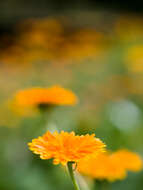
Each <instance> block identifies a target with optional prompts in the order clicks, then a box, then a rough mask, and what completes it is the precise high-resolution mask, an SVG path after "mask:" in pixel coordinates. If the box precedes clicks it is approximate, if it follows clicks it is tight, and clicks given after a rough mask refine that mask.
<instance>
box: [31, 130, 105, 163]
mask: <svg viewBox="0 0 143 190" xmlns="http://www.w3.org/2000/svg"><path fill="white" fill-rule="evenodd" d="M28 145H29V148H30V150H31V151H33V152H34V153H35V154H39V155H40V158H41V159H50V158H53V159H54V161H53V163H54V164H59V163H61V164H63V165H65V164H66V163H67V162H71V161H72V162H78V161H79V160H81V159H82V158H85V157H88V156H91V155H94V156H96V155H97V154H98V153H101V152H103V151H104V147H105V144H104V143H103V142H102V141H101V140H100V139H98V138H95V135H94V134H92V135H89V134H87V135H85V136H83V135H81V136H79V135H75V133H74V132H71V133H68V132H64V131H61V132H60V133H58V132H54V133H53V134H52V133H51V132H49V131H48V132H47V133H46V134H44V135H43V136H41V137H38V138H37V139H33V140H32V142H31V143H29V144H28Z"/></svg>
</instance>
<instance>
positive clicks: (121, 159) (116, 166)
mask: <svg viewBox="0 0 143 190" xmlns="http://www.w3.org/2000/svg"><path fill="white" fill-rule="evenodd" d="M141 168H142V161H141V158H140V157H139V156H138V155H137V154H135V153H132V152H129V151H127V150H120V151H117V152H115V153H109V152H106V153H102V154H99V155H98V156H97V157H96V158H95V157H90V158H86V159H83V160H81V161H80V162H79V163H78V170H79V172H81V173H83V174H85V175H88V176H90V177H92V178H96V179H106V180H109V181H114V180H119V179H124V178H125V177H126V172H127V170H131V171H139V170H140V169H141Z"/></svg>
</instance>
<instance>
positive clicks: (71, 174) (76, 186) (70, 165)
mask: <svg viewBox="0 0 143 190" xmlns="http://www.w3.org/2000/svg"><path fill="white" fill-rule="evenodd" d="M73 164H75V162H68V163H67V166H68V171H69V174H70V177H71V180H72V182H73V185H74V188H75V190H80V189H79V186H78V184H77V182H76V180H75V176H74V171H73Z"/></svg>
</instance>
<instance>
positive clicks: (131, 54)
mask: <svg viewBox="0 0 143 190" xmlns="http://www.w3.org/2000/svg"><path fill="white" fill-rule="evenodd" d="M142 52H143V45H135V46H132V47H130V48H129V49H128V51H127V58H126V63H127V66H128V70H129V71H131V72H134V73H142V72H143V55H142Z"/></svg>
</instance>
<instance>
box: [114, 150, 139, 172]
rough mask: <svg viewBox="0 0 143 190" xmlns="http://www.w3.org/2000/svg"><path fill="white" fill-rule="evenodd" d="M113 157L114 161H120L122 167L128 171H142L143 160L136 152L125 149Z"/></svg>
mask: <svg viewBox="0 0 143 190" xmlns="http://www.w3.org/2000/svg"><path fill="white" fill-rule="evenodd" d="M112 157H113V159H116V160H118V162H120V166H121V165H122V166H123V167H124V168H125V169H127V170H130V171H135V172H136V171H139V170H141V169H142V166H143V162H142V159H141V157H140V156H139V155H138V154H136V153H134V152H130V151H128V150H125V149H123V150H119V151H117V152H115V153H113V155H112Z"/></svg>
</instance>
